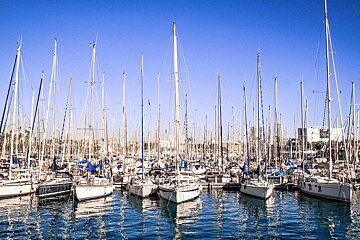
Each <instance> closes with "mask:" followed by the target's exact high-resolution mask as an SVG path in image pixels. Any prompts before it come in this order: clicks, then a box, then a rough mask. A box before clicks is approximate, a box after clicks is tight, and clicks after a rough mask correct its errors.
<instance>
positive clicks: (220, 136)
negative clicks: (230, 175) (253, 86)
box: [218, 74, 224, 171]
mask: <svg viewBox="0 0 360 240" xmlns="http://www.w3.org/2000/svg"><path fill="white" fill-rule="evenodd" d="M220 79H221V77H220V74H219V75H218V105H219V106H218V110H219V115H218V117H219V136H218V138H219V140H220V160H219V165H220V166H221V171H222V170H223V165H224V153H223V141H222V116H221V87H220Z"/></svg>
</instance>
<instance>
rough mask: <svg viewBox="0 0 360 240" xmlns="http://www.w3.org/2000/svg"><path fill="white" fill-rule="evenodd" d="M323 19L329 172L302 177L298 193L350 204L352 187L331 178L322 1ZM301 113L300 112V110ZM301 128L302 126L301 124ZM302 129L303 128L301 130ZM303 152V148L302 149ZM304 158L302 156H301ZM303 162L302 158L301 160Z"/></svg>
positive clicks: (329, 99) (327, 34) (327, 60)
mask: <svg viewBox="0 0 360 240" xmlns="http://www.w3.org/2000/svg"><path fill="white" fill-rule="evenodd" d="M324 18H325V41H326V79H327V89H326V93H327V94H326V102H327V118H328V120H327V121H328V135H329V159H328V162H329V171H328V174H329V175H328V177H320V176H311V175H305V174H304V175H303V176H302V178H301V179H299V188H300V191H301V192H303V193H306V194H310V195H313V196H317V197H322V198H327V199H333V200H338V201H343V202H351V199H352V185H351V184H349V183H346V182H340V181H339V180H337V179H334V178H333V177H332V164H333V163H332V151H331V150H332V149H331V136H332V133H331V91H330V87H331V81H330V60H329V58H330V57H329V37H330V34H329V21H328V15H327V2H326V0H324ZM301 111H302V110H301ZM302 126H303V124H302ZM303 129H304V128H303ZM303 151H304V147H303ZM303 156H304V154H303ZM303 161H304V158H303Z"/></svg>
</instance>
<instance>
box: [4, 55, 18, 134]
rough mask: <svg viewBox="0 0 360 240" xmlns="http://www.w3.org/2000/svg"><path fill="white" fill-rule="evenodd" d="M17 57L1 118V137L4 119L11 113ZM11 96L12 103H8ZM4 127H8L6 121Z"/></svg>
mask: <svg viewBox="0 0 360 240" xmlns="http://www.w3.org/2000/svg"><path fill="white" fill-rule="evenodd" d="M17 57H18V55H17V54H16V56H15V61H14V64H13V68H12V71H11V74H10V81H9V86H8V91H7V94H6V98H5V106H4V110H3V113H2V117H1V123H0V132H1V135H3V131H2V129H3V121H4V117H5V112H8V113H9V108H10V107H11V99H12V93H13V91H11V90H12V88H11V86H12V82H13V77H14V72H15V66H16V60H17ZM9 94H11V98H10V103H8V99H9ZM8 113H7V115H8ZM6 119H7V116H6ZM4 126H6V121H5V124H4Z"/></svg>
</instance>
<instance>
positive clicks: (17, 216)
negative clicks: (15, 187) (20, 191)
mask: <svg viewBox="0 0 360 240" xmlns="http://www.w3.org/2000/svg"><path fill="white" fill-rule="evenodd" d="M32 207H33V202H32V197H31V195H26V196H22V197H14V198H9V199H1V200H0V239H7V238H10V239H12V238H15V237H17V236H18V235H19V236H21V237H24V238H26V237H28V234H29V231H27V230H26V231H24V230H23V229H22V228H23V227H24V226H26V225H27V223H28V222H29V219H28V215H29V212H30V211H31V209H32ZM26 228H27V226H26Z"/></svg>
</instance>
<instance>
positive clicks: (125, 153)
mask: <svg viewBox="0 0 360 240" xmlns="http://www.w3.org/2000/svg"><path fill="white" fill-rule="evenodd" d="M125 83H126V72H125V70H124V71H123V96H122V97H123V99H122V124H123V144H122V147H123V149H122V154H123V161H124V165H125V158H126V155H127V129H126V124H127V123H126V102H125V101H126V96H125V94H126V89H125V86H126V85H125Z"/></svg>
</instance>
